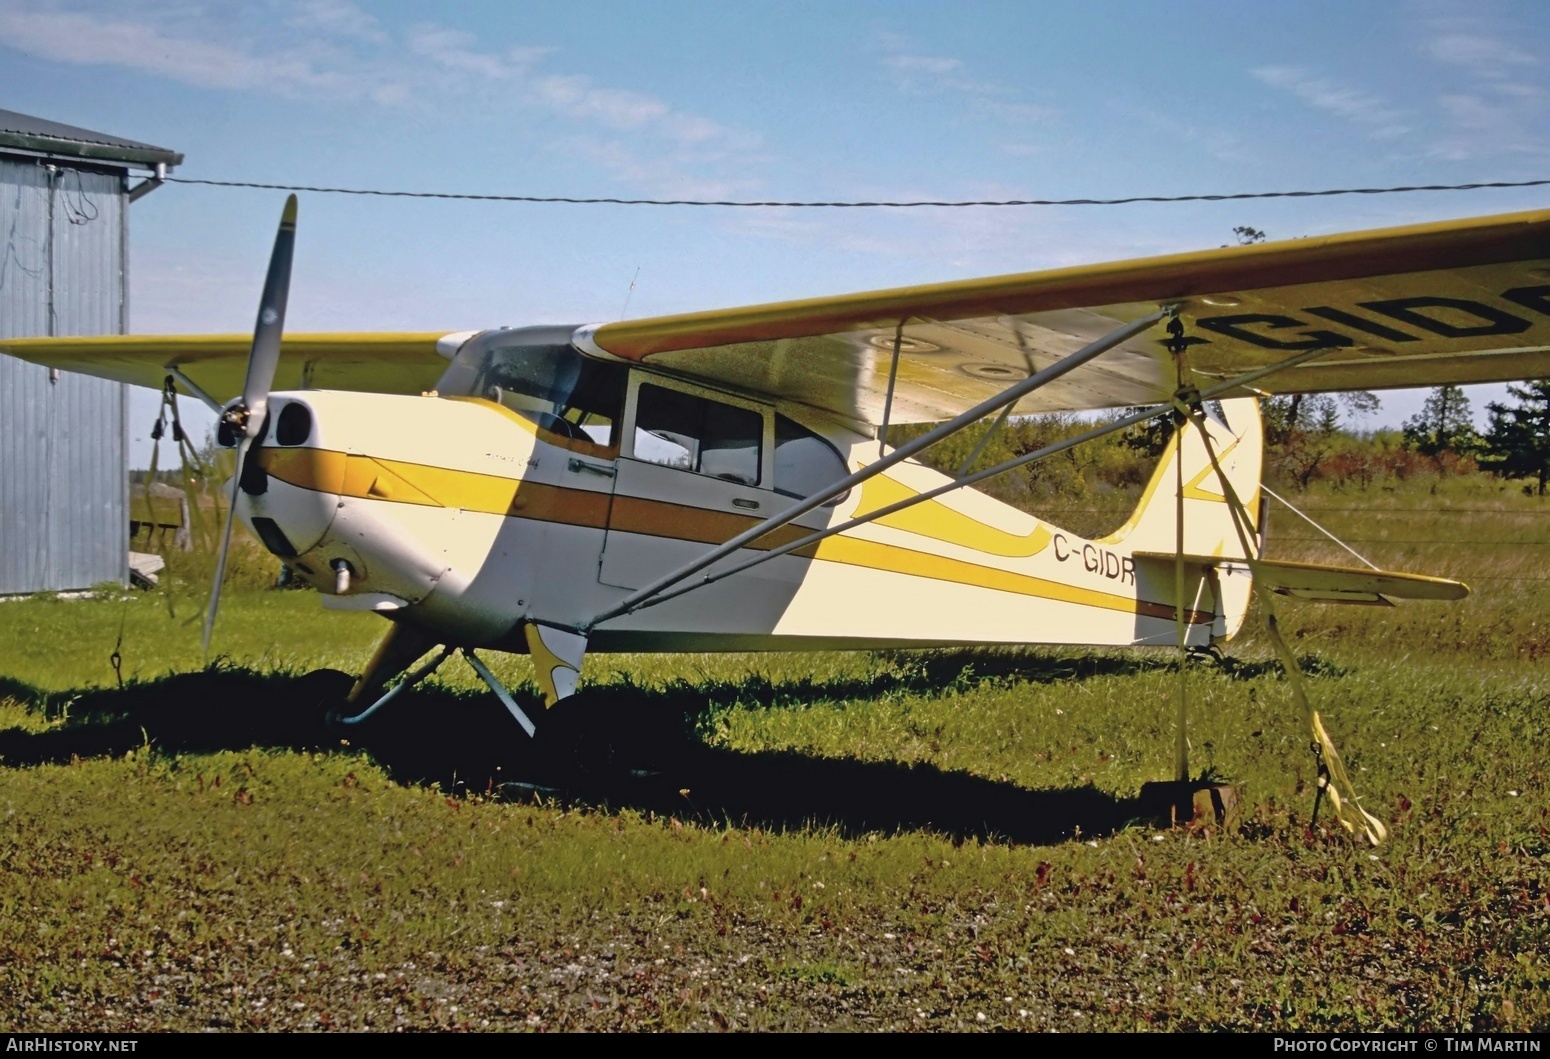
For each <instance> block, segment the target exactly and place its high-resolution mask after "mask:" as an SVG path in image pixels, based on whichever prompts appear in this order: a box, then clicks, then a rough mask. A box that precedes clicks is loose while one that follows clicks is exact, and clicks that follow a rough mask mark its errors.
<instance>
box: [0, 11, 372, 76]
mask: <svg viewBox="0 0 1550 1059" xmlns="http://www.w3.org/2000/svg"><path fill="white" fill-rule="evenodd" d="M0 43H3V44H4V45H5V46H6V47H10V48H14V49H16V50H17V51H21V52H25V53H27V54H30V55H35V56H37V57H39V58H43V59H49V60H52V61H54V62H62V63H69V64H71V65H75V66H119V67H124V68H126V69H130V70H138V71H140V72H143V73H150V74H155V75H158V76H161V77H166V78H168V79H169V80H173V81H179V82H181V83H183V84H189V85H195V86H198V87H201V88H220V89H232V90H248V89H260V90H265V91H270V92H275V93H276V94H279V95H288V96H294V95H300V94H303V93H316V92H325V93H328V94H330V95H343V96H355V95H360V94H362V93H363V92H365V91H367V90H369V88H370V87H372V86H366V85H361V84H360V83H359V82H358V81H355V80H353V79H352V78H350V77H348V76H346V75H345V74H344V73H343V72H342V71H329V70H321V69H318V68H317V67H315V66H314V65H313V64H312V62H310V61H309V60H307V59H304V58H299V57H297V56H296V55H294V54H292V53H280V54H274V55H259V54H255V53H252V52H248V51H244V50H242V49H240V48H236V47H233V46H230V45H227V44H224V43H221V42H219V41H212V40H202V39H199V38H197V37H193V36H185V35H179V34H175V33H169V32H165V31H163V30H161V29H159V28H158V27H156V26H153V25H150V24H148V23H143V22H126V21H119V20H114V19H109V18H102V17H99V16H90V15H84V14H79V13H76V12H69V11H34V12H26V11H15V10H11V11H0Z"/></svg>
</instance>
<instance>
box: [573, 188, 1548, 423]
mask: <svg viewBox="0 0 1550 1059" xmlns="http://www.w3.org/2000/svg"><path fill="white" fill-rule="evenodd" d="M1164 305H1176V306H1178V307H1179V310H1180V319H1181V321H1182V323H1183V324H1184V329H1185V339H1186V341H1187V342H1188V343H1189V346H1188V351H1187V358H1186V359H1187V362H1188V365H1189V368H1190V370H1191V371H1192V373H1193V376H1194V378H1193V380H1191V381H1193V382H1194V383H1195V385H1197V386H1200V387H1201V388H1204V387H1206V386H1207V385H1209V384H1211V383H1215V382H1219V381H1223V380H1229V379H1233V378H1236V377H1238V376H1240V375H1242V374H1244V373H1245V372H1248V371H1252V370H1254V369H1257V368H1261V367H1265V366H1269V365H1272V364H1275V363H1278V362H1280V361H1283V360H1285V359H1287V358H1289V357H1292V356H1293V355H1295V354H1296V353H1297V352H1298V351H1300V350H1308V349H1313V348H1317V347H1320V346H1329V347H1331V348H1330V349H1329V351H1328V352H1326V353H1323V354H1320V355H1318V356H1317V357H1314V358H1313V359H1311V360H1309V361H1307V362H1305V363H1303V364H1300V365H1298V366H1296V367H1294V368H1290V369H1287V370H1285V371H1283V372H1281V373H1278V374H1274V375H1271V376H1268V377H1267V378H1265V379H1264V380H1263V381H1261V382H1257V383H1256V388H1257V389H1258V390H1261V391H1263V392H1268V393H1292V392H1316V391H1327V390H1352V389H1384V388H1391V387H1403V386H1440V385H1446V384H1456V383H1476V382H1495V381H1503V380H1509V379H1523V378H1536V377H1540V376H1546V375H1550V211H1538V212H1532V213H1518V214H1506V215H1502V216H1496V217H1486V218H1479V219H1473V220H1466V221H1448V222H1443V223H1438V224H1427V225H1418V226H1412V227H1406V228H1391V229H1383V230H1377V231H1369V232H1357V233H1350V234H1344V235H1335V236H1327V237H1320V238H1309V239H1296V240H1290V241H1286V242H1278V243H1262V244H1258V245H1253V246H1232V247H1223V248H1221V249H1216V250H1207V251H1202V252H1198V253H1189V254H1176V255H1172V256H1168V257H1155V258H1149V259H1144V260H1135V261H1120V262H1114V263H1111V264H1103V265H1088V266H1081V267H1077V268H1065V269H1058V270H1054V271H1049V272H1031V273H1024V274H1020V275H1013V276H1001V277H997V278H993V279H979V280H967V281H961V282H954V283H941V284H935V285H932V286H924V287H903V288H898V289H895V290H886V291H876V292H872V293H866V294H853V295H844V296H841V297H834V298H819V299H813V300H808V301H795V302H784V303H777V304H770V305H758V306H752V307H748V308H742V309H732V310H726V311H719V312H704V313H692V314H686V315H680V316H664V317H657V318H654V319H642V320H631V321H626V322H621V323H611V324H604V325H601V326H598V327H596V328H592V329H585V330H583V331H582V332H580V333H579V334H578V339H577V342H578V345H579V346H580V347H581V348H582V349H583V350H585V351H589V352H592V353H594V354H605V355H610V356H613V357H618V358H622V359H625V360H629V361H635V362H639V363H642V364H645V365H649V366H651V367H653V368H656V369H658V370H662V371H665V372H669V373H675V374H680V375H683V376H685V377H690V378H695V379H699V380H703V381H705V382H708V383H712V384H720V385H724V386H729V387H732V388H736V389H740V390H744V391H747V392H750V393H755V394H761V395H765V396H769V397H774V398H776V399H778V400H785V401H793V402H797V403H800V404H806V405H811V406H813V407H816V408H821V409H825V410H828V411H831V412H834V413H837V414H840V415H843V416H845V417H847V418H850V419H853V420H858V421H860V422H863V423H872V424H876V423H879V422H881V419H882V412H883V406H884V403H885V395H886V393H887V388H888V375H889V370H890V361H891V358H892V353H893V349H894V343H895V336H896V333H897V334H898V339H899V350H900V359H899V365H898V377H897V383H896V387H895V395H894V400H893V405H892V409H891V413H890V419H891V421H893V422H919V421H931V420H941V419H946V418H949V417H951V416H953V415H956V414H958V413H960V412H962V411H964V410H966V409H968V408H971V407H973V406H974V405H976V404H978V403H979V402H980V401H983V400H985V399H986V398H989V397H991V396H993V395H994V394H996V393H997V392H999V391H1000V390H1002V389H1004V388H1005V387H1006V386H1007V385H1009V384H1011V383H1014V382H1016V381H1018V380H1020V379H1022V378H1024V377H1026V376H1027V375H1028V374H1030V373H1032V372H1033V371H1037V370H1040V369H1043V368H1045V367H1047V366H1048V365H1050V364H1051V363H1053V362H1054V361H1056V360H1058V359H1059V358H1061V357H1063V356H1065V355H1066V354H1068V353H1070V352H1072V351H1074V350H1076V349H1078V348H1080V347H1082V346H1083V345H1085V344H1087V343H1088V342H1091V341H1093V340H1095V339H1097V338H1100V337H1102V336H1103V335H1105V334H1107V333H1109V332H1112V331H1113V330H1115V329H1116V328H1117V327H1119V326H1120V325H1122V324H1124V323H1127V322H1129V321H1132V320H1136V319H1138V318H1140V317H1142V316H1145V315H1146V314H1148V313H1151V312H1153V311H1155V310H1156V309H1157V308H1159V307H1160V306H1164ZM901 323H902V331H899V330H898V329H899V328H900V325H901ZM1165 337H1166V336H1165V334H1164V333H1163V329H1162V328H1161V327H1157V328H1152V329H1150V330H1149V331H1147V332H1145V333H1143V334H1142V335H1140V336H1138V337H1136V338H1134V339H1131V340H1129V341H1127V342H1125V343H1123V344H1122V345H1120V346H1118V347H1116V348H1115V349H1113V350H1111V351H1110V352H1108V353H1106V354H1104V355H1103V356H1101V357H1099V358H1098V359H1096V360H1094V361H1093V362H1091V363H1090V364H1088V365H1086V366H1084V367H1082V368H1079V369H1077V370H1075V371H1072V372H1071V373H1069V374H1068V375H1066V376H1064V377H1063V378H1060V379H1058V380H1056V381H1055V382H1053V383H1051V384H1049V385H1048V386H1045V387H1044V388H1042V389H1040V390H1038V391H1036V392H1034V393H1033V394H1031V395H1029V396H1028V397H1026V398H1024V399H1023V400H1022V401H1020V402H1019V403H1018V405H1017V406H1016V408H1015V409H1014V411H1016V412H1018V413H1034V412H1061V411H1080V410H1087V409H1097V408H1113V407H1123V406H1127V405H1142V404H1151V403H1154V402H1159V401H1166V400H1168V399H1169V397H1170V396H1171V395H1172V393H1173V392H1174V391H1175V390H1176V389H1177V386H1178V380H1177V369H1176V367H1175V365H1174V363H1173V358H1172V355H1171V354H1169V353H1168V352H1167V351H1166V350H1165V348H1164V346H1163V344H1162V340H1163V339H1164V338H1165ZM1243 392H1247V391H1243Z"/></svg>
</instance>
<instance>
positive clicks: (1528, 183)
mask: <svg viewBox="0 0 1550 1059" xmlns="http://www.w3.org/2000/svg"><path fill="white" fill-rule="evenodd" d="M167 183H169V184H204V185H207V186H209V187H222V188H257V189H260V190H264V191H310V192H314V193H318V194H325V195H374V196H378V197H381V198H399V199H464V200H469V201H474V202H532V203H564V204H567V205H575V206H604V205H606V206H718V207H734V208H748V207H776V208H780V209H919V208H924V207H935V208H964V207H971V206H1125V205H1130V204H1132V203H1138V202H1238V201H1242V200H1244V199H1307V198H1326V197H1329V196H1333V195H1397V194H1402V193H1405V192H1412V191H1479V190H1482V189H1485V188H1533V187H1543V186H1545V185H1550V179H1544V180H1492V181H1481V182H1477V183H1473V184H1413V185H1403V186H1398V187H1384V188H1327V189H1322V190H1318V191H1242V192H1234V193H1230V194H1220V195H1129V196H1126V197H1123V198H1113V199H964V200H957V201H955V200H934V199H921V200H909V201H884V200H877V201H872V200H855V201H821V200H815V201H801V200H781V199H759V200H754V199H644V198H642V199H626V198H605V197H597V198H589V197H584V196H579V195H479V194H471V193H462V192H451V191H387V190H382V189H379V188H335V187H322V186H315V185H306V184H263V183H258V182H255V181H247V180H199V179H194V178H192V177H175V176H169V177H167Z"/></svg>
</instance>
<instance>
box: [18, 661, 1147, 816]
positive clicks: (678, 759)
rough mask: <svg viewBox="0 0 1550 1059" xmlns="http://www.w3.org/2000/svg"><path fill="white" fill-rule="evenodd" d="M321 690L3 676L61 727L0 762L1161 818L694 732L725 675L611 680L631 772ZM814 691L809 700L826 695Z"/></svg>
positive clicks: (963, 812)
mask: <svg viewBox="0 0 1550 1059" xmlns="http://www.w3.org/2000/svg"><path fill="white" fill-rule="evenodd" d="M959 661H960V662H961V660H959ZM1021 664H1022V665H1023V667H1024V668H1022V669H1019V670H1017V671H1016V672H1017V673H1018V675H1020V676H1022V677H1023V678H1024V679H1039V677H1031V678H1030V677H1029V668H1030V665H1029V663H1028V661H1027V660H1026V659H1025V660H1024V661H1023V662H1022V663H1021ZM1073 664H1074V663H1069V662H1059V663H1058V665H1059V666H1062V667H1064V671H1063V673H1057V672H1056V670H1055V669H1054V668H1053V667H1052V669H1051V670H1050V671H1048V672H1041V673H1040V676H1042V677H1043V678H1044V679H1060V678H1061V677H1062V676H1063V677H1064V678H1066V679H1069V678H1070V677H1072V676H1074V675H1078V674H1075V673H1073V672H1072V671H1071V666H1072V665H1073ZM1150 664H1151V663H1148V662H1144V661H1135V660H1129V659H1111V660H1110V665H1109V666H1106V665H1104V664H1103V661H1102V660H1101V659H1098V660H1094V661H1093V664H1092V665H1093V668H1091V669H1089V670H1088V673H1089V674H1091V673H1096V672H1126V671H1129V672H1133V671H1135V670H1136V669H1140V668H1145V667H1147V666H1149V665H1150ZM1111 666H1118V667H1119V668H1117V669H1116V668H1111ZM1079 668H1080V667H1079ZM906 670H907V671H906V672H904V673H903V674H902V675H901V676H900V678H899V679H900V681H902V682H903V683H907V684H908V685H909V686H910V687H912V688H918V687H919V686H920V682H922V681H925V680H926V678H925V674H924V673H923V672H921V671H919V670H918V669H909V668H908V667H906ZM936 672H937V673H938V675H939V676H944V675H947V674H949V673H950V674H951V676H950V677H948V679H947V680H946V683H947V684H948V685H951V684H953V683H954V682H956V681H958V680H961V679H963V673H964V669H963V666H962V665H961V664H956V665H955V662H954V660H953V659H952V658H949V659H945V660H944V662H943V665H942V666H940V667H937V668H936ZM1003 672H1004V673H1005V672H1011V670H1004V671H1003ZM845 683H848V682H845ZM927 683H929V682H927ZM337 686H338V685H335V687H336V688H337ZM346 686H347V685H346ZM898 686H899V684H898V683H893V684H890V682H889V681H888V680H882V681H872V682H869V683H868V684H867V686H866V687H865V688H863V689H860V690H861V692H862V693H861V694H860V695H856V694H851V689H848V688H841V687H838V686H830V685H824V686H823V687H822V690H823V692H824V697H826V698H827V697H838V696H841V695H846V694H849V695H850V697H853V698H854V697H861V698H865V697H868V695H867V692H870V694H871V695H873V696H875V695H879V694H884V693H886V692H887V691H889V690H896V689H897V687H898ZM318 687H319V685H318V683H317V682H316V681H315V680H314V679H313V678H305V677H292V676H283V675H272V674H258V673H252V672H249V671H246V670H242V669H235V668H227V669H222V668H215V669H210V670H206V671H204V672H201V673H190V674H181V675H175V676H170V677H166V678H163V679H160V680H155V681H149V682H145V683H134V684H130V685H128V686H126V687H124V688H122V689H118V690H109V689H102V690H91V691H87V692H84V693H79V694H74V695H48V696H45V695H42V694H41V693H38V692H37V691H36V690H35V689H32V688H29V687H27V686H26V685H21V684H18V683H16V682H14V681H12V682H7V684H6V689H5V690H6V693H7V694H8V695H10V696H11V697H13V698H16V699H18V700H20V701H24V702H29V703H31V704H32V705H33V707H34V708H36V709H40V710H42V711H44V712H46V713H48V714H50V715H51V716H54V717H56V718H61V719H63V721H64V723H63V724H62V725H61V726H59V727H55V728H53V729H51V730H49V731H45V732H39V733H26V732H21V731H16V730H11V731H0V765H3V766H5V767H15V766H20V765H37V764H46V763H68V762H70V761H71V760H73V759H76V758H87V757H103V756H115V755H120V754H123V753H126V752H128V751H130V750H134V749H136V748H139V747H141V746H144V745H147V744H150V745H151V746H153V747H154V748H155V749H157V750H158V751H160V752H162V753H207V752H213V751H219V750H238V749H245V748H249V747H266V748H278V749H294V750H338V749H342V748H346V747H348V748H350V749H352V750H364V751H366V752H367V753H369V754H370V755H371V756H372V757H373V758H374V759H375V760H376V761H377V762H378V763H379V764H380V765H382V766H383V767H384V768H385V769H386V770H388V772H389V773H390V774H391V775H392V776H393V778H394V779H395V780H396V781H398V782H400V783H405V784H422V785H436V786H439V787H440V788H441V789H443V790H446V791H449V792H452V791H462V792H476V793H488V794H493V795H497V796H501V797H506V798H512V799H520V798H531V797H533V796H535V793H537V794H539V795H542V796H549V797H555V798H559V799H560V800H562V801H567V802H577V803H587V804H603V805H609V806H615V807H626V806H628V807H633V808H636V809H639V810H642V811H650V812H656V813H661V814H670V815H673V816H675V817H677V818H679V819H684V820H695V821H699V822H702V823H705V824H708V825H711V826H719V825H721V824H724V823H732V824H737V825H746V826H758V827H764V828H773V829H783V828H805V827H810V826H823V827H833V828H837V829H838V830H840V831H841V832H842V833H844V834H851V835H854V834H862V833H867V832H892V831H898V830H901V829H921V830H929V831H933V832H939V833H942V834H946V835H948V836H950V837H953V838H958V839H963V838H969V837H980V838H995V839H1001V840H1007V841H1012V842H1019V843H1045V842H1057V841H1062V840H1065V839H1069V838H1071V837H1073V836H1074V835H1084V836H1087V835H1099V834H1106V833H1110V832H1112V831H1114V830H1116V829H1118V828H1121V827H1123V826H1125V825H1126V824H1128V823H1131V822H1133V821H1136V820H1139V819H1148V818H1153V817H1156V816H1157V815H1158V811H1159V807H1158V806H1148V805H1143V804H1142V803H1141V802H1140V801H1138V800H1135V799H1120V798H1115V797H1113V796H1111V795H1108V794H1105V793H1103V792H1101V791H1098V790H1096V789H1094V788H1090V787H1089V788H1077V789H1059V790H1030V789H1027V788H1022V787H1018V786H1016V785H1014V784H1011V783H1009V782H1005V781H998V780H993V779H989V778H985V777H980V776H974V775H970V774H968V773H964V772H946V771H943V770H941V769H938V768H936V767H934V766H932V765H926V764H905V763H901V762H888V761H884V762H877V761H858V760H853V759H831V758H818V757H813V756H811V755H807V754H801V753H795V752H774V751H771V752H757V753H747V752H738V751H731V750H725V749H721V748H716V747H709V746H705V745H704V744H702V743H700V742H699V741H697V740H695V739H694V738H692V737H691V736H689V735H688V734H687V733H689V732H691V731H693V729H694V727H695V724H696V722H697V721H698V720H700V719H701V718H703V717H704V716H706V714H707V713H708V712H710V711H711V710H713V709H716V708H724V706H725V705H726V704H727V702H728V701H729V699H728V698H727V697H726V696H725V695H724V694H721V693H722V692H725V691H726V687H730V686H723V685H721V684H720V683H716V682H711V683H707V684H705V685H698V686H696V685H691V684H688V683H681V684H679V685H677V686H674V687H671V688H668V689H666V690H662V691H645V690H642V689H639V688H632V687H630V686H629V685H628V684H627V683H622V682H621V683H616V684H614V685H611V686H605V687H604V690H611V691H612V692H614V693H616V694H623V695H626V696H628V698H629V701H630V709H631V711H632V713H635V714H636V715H637V716H638V717H639V718H640V719H641V720H643V721H644V724H642V723H640V721H637V722H636V724H635V725H632V728H633V729H634V730H637V731H644V732H649V733H653V734H652V735H651V736H650V737H649V741H650V742H651V744H652V746H651V749H650V753H651V755H652V760H651V768H650V769H649V770H640V771H637V772H635V773H633V774H624V773H622V772H619V771H617V770H609V771H608V773H607V774H605V775H599V774H597V773H589V772H586V771H581V770H578V769H577V768H575V767H574V765H573V764H568V763H567V762H568V761H569V759H567V758H565V756H564V755H563V754H557V753H555V752H554V751H553V749H552V748H549V747H546V746H545V745H544V743H543V741H542V739H540V740H539V741H536V742H535V741H533V740H529V739H528V738H527V737H526V736H524V735H523V733H522V732H521V730H520V729H519V728H518V727H517V726H516V724H515V723H514V722H513V721H512V719H511V717H510V716H509V715H508V714H507V713H506V712H505V710H504V709H503V708H502V707H501V706H500V705H499V703H498V702H496V701H495V700H494V698H493V696H490V695H455V694H451V693H448V692H438V691H436V690H434V689H433V690H429V691H424V692H420V693H416V694H413V695H405V696H403V697H402V698H401V699H400V700H398V701H396V702H394V703H392V704H390V705H389V706H388V707H386V708H385V709H384V710H383V711H382V712H381V713H380V714H378V715H377V716H375V717H373V718H372V719H371V720H370V721H368V722H367V723H365V724H363V725H360V726H358V727H356V728H351V729H349V730H347V731H345V732H344V733H343V734H341V732H340V730H339V729H337V728H334V729H331V728H329V727H328V725H326V724H325V722H324V719H323V710H322V709H321V708H320V706H319V694H318ZM735 690H736V698H737V701H738V702H740V703H743V704H748V705H756V704H758V703H759V702H761V701H764V702H768V701H769V698H767V697H764V696H761V695H759V694H758V690H759V689H756V688H752V687H749V686H747V685H738V686H737V687H736V689H735ZM769 690H770V691H772V692H773V694H772V695H771V696H770V697H771V698H774V699H776V700H780V699H784V700H786V701H790V700H791V699H794V698H797V697H798V694H797V693H796V692H795V691H794V689H793V688H792V686H790V685H786V684H781V685H773V686H771V688H770V689H769ZM806 692H807V695H812V694H813V693H814V688H811V687H809V688H807V689H806ZM514 694H515V697H516V698H517V699H518V700H519V701H520V702H521V703H522V705H523V706H524V708H526V709H529V710H530V712H531V714H532V715H533V716H535V717H541V716H542V713H543V710H542V707H541V705H539V704H538V703H537V702H536V701H535V700H534V696H533V695H532V692H531V690H528V691H527V693H526V694H523V693H522V691H521V690H518V689H514ZM804 697H805V696H804ZM541 734H542V733H541ZM1163 811H1165V810H1163Z"/></svg>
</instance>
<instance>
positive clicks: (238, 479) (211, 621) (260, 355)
mask: <svg viewBox="0 0 1550 1059" xmlns="http://www.w3.org/2000/svg"><path fill="white" fill-rule="evenodd" d="M295 250H296V196H295V195H291V196H290V197H289V198H287V199H286V200H285V211H284V212H283V213H282V214H280V230H279V231H277V232H275V237H274V251H273V252H272V253H271V254H270V255H269V273H268V275H266V276H265V277H264V293H263V296H262V297H261V298H260V299H259V302H258V322H257V323H256V324H255V325H254V326H253V351H252V352H251V353H249V354H248V373H247V377H246V378H245V379H243V382H242V400H241V402H240V403H239V404H237V405H235V406H233V407H232V408H230V409H228V410H227V415H226V417H224V418H223V423H225V424H227V425H228V426H235V425H237V424H238V423H240V424H241V427H242V432H241V434H238V435H237V436H236V441H237V462H236V466H235V467H233V468H232V475H231V503H230V504H229V505H228V507H227V509H226V528H225V530H224V531H222V534H221V551H220V555H219V556H218V557H217V559H216V561H215V583H214V584H213V585H211V586H210V609H209V610H207V611H206V612H205V634H204V652H205V661H206V662H208V661H209V660H210V634H211V633H213V632H214V631H215V615H216V612H217V611H218V610H220V606H221V584H222V582H224V581H225V580H226V557H227V555H228V554H229V553H230V552H231V527H232V523H233V522H235V521H236V520H237V493H238V490H239V488H240V486H241V483H242V467H243V464H245V463H246V462H247V458H248V450H249V449H251V448H252V446H253V439H254V438H256V437H257V436H258V432H259V431H260V430H262V429H263V427H264V417H265V415H266V414H267V413H268V411H269V388H270V387H271V386H273V385H274V374H275V369H277V368H278V367H279V366H280V339H281V338H282V337H283V335H284V333H285V303H286V300H287V299H288V297H289V296H290V290H291V257H292V256H293V255H294V253H295ZM243 417H245V418H243ZM233 433H234V434H235V433H236V432H235V431H233Z"/></svg>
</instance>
